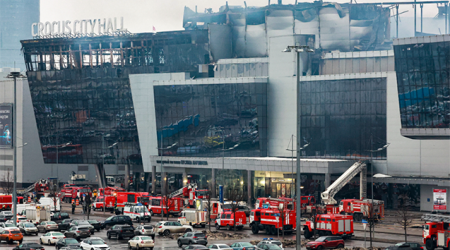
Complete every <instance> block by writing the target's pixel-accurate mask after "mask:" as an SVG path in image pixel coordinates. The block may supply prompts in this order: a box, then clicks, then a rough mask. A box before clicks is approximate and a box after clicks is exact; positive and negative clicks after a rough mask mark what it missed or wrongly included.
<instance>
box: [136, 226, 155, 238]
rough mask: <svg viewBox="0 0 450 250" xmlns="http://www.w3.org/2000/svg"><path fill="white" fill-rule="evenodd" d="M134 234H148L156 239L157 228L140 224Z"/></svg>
mask: <svg viewBox="0 0 450 250" xmlns="http://www.w3.org/2000/svg"><path fill="white" fill-rule="evenodd" d="M134 235H148V236H151V237H152V239H155V228H154V227H153V226H152V225H139V226H137V227H136V228H135V229H134Z"/></svg>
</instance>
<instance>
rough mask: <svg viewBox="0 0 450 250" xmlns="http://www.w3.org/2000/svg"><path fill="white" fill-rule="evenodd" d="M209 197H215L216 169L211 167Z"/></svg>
mask: <svg viewBox="0 0 450 250" xmlns="http://www.w3.org/2000/svg"><path fill="white" fill-rule="evenodd" d="M210 188H211V197H212V198H216V197H217V196H216V170H215V169H214V168H212V169H211V187H210Z"/></svg>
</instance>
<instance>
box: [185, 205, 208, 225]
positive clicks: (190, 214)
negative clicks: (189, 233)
mask: <svg viewBox="0 0 450 250" xmlns="http://www.w3.org/2000/svg"><path fill="white" fill-rule="evenodd" d="M178 222H180V224H181V225H190V226H192V227H195V226H200V227H205V226H206V224H207V223H208V212H206V211H199V210H194V209H185V210H183V211H182V212H181V217H179V218H178Z"/></svg>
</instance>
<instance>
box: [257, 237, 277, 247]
mask: <svg viewBox="0 0 450 250" xmlns="http://www.w3.org/2000/svg"><path fill="white" fill-rule="evenodd" d="M267 244H274V245H277V246H279V247H280V248H281V249H283V244H282V243H281V241H279V240H274V239H273V238H264V239H263V240H262V241H261V242H259V243H258V245H256V246H257V247H258V248H261V247H262V246H263V245H267Z"/></svg>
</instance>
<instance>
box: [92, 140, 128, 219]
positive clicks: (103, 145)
mask: <svg viewBox="0 0 450 250" xmlns="http://www.w3.org/2000/svg"><path fill="white" fill-rule="evenodd" d="M110 136H111V134H106V135H105V134H104V133H103V136H102V138H103V140H102V149H103V157H102V165H103V171H105V156H106V152H105V151H106V150H105V138H106V137H110ZM98 178H99V179H100V178H103V177H102V176H99V177H98ZM126 181H128V180H126ZM100 183H102V182H101V181H100ZM105 185H106V183H105ZM105 188H106V186H104V187H103V215H105V213H106V201H105V200H106V199H105V198H106V194H105ZM115 212H116V211H114V213H115Z"/></svg>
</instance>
